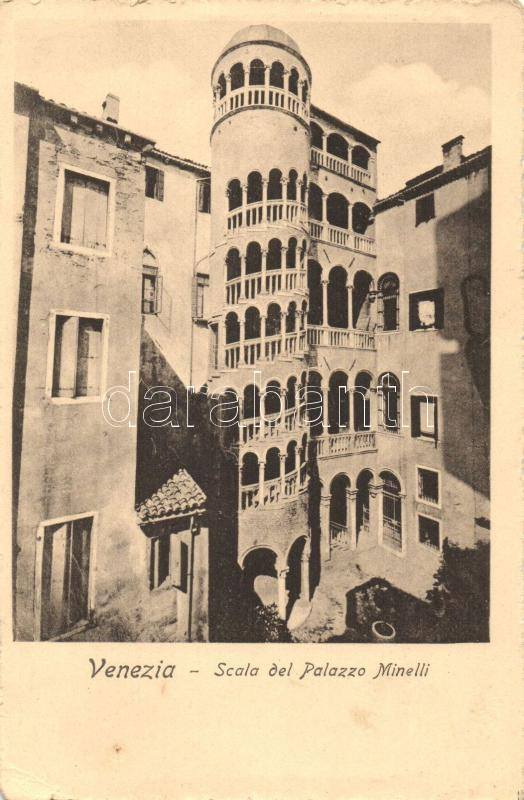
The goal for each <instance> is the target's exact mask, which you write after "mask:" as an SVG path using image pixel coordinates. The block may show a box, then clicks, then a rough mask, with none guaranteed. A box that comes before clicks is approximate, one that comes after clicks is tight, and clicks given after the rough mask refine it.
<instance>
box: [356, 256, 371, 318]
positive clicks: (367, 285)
mask: <svg viewBox="0 0 524 800" xmlns="http://www.w3.org/2000/svg"><path fill="white" fill-rule="evenodd" d="M372 286H373V278H372V277H371V275H370V274H369V273H368V272H364V271H363V270H359V271H358V272H356V273H355V277H354V279H353V327H354V328H357V329H358V330H363V331H366V330H369V329H370V327H371V289H372Z"/></svg>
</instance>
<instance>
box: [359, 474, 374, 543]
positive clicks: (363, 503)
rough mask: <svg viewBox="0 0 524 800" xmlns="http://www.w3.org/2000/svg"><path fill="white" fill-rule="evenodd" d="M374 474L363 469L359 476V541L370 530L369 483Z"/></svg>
mask: <svg viewBox="0 0 524 800" xmlns="http://www.w3.org/2000/svg"><path fill="white" fill-rule="evenodd" d="M372 480H373V474H372V473H371V472H370V471H369V469H363V470H362V472H361V473H360V474H359V476H358V478H357V531H356V534H357V536H356V539H357V543H358V540H359V538H360V536H361V534H362V533H364V532H365V531H369V484H370V483H371V481H372Z"/></svg>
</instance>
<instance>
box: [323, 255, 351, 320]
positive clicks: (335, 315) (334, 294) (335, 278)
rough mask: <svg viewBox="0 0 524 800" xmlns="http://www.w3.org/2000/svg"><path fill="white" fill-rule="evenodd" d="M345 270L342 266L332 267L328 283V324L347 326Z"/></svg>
mask: <svg viewBox="0 0 524 800" xmlns="http://www.w3.org/2000/svg"><path fill="white" fill-rule="evenodd" d="M347 277H348V276H347V272H346V270H345V269H344V267H333V269H332V270H331V271H330V273H329V283H328V325H330V326H331V327H332V328H348V327H349V319H348V290H347V286H346V284H347Z"/></svg>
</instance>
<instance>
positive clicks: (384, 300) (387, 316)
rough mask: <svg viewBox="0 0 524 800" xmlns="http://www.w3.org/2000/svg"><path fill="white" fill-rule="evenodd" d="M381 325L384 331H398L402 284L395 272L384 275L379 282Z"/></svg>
mask: <svg viewBox="0 0 524 800" xmlns="http://www.w3.org/2000/svg"><path fill="white" fill-rule="evenodd" d="M378 291H379V300H380V309H379V311H380V314H381V317H382V319H381V325H382V330H383V331H397V330H398V318H399V307H398V301H399V293H400V286H399V280H398V278H397V276H396V275H395V274H394V273H393V272H388V273H387V274H386V275H383V276H382V277H381V278H380V280H379V282H378Z"/></svg>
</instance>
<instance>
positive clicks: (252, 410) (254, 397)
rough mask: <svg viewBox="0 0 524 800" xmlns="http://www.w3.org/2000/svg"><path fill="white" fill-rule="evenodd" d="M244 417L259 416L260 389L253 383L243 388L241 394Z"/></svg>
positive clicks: (253, 417) (254, 417)
mask: <svg viewBox="0 0 524 800" xmlns="http://www.w3.org/2000/svg"><path fill="white" fill-rule="evenodd" d="M242 406H243V412H244V419H257V418H258V417H259V416H260V390H259V388H258V386H257V385H256V384H254V383H250V384H248V385H247V386H246V387H245V388H244V395H243V404H242Z"/></svg>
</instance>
